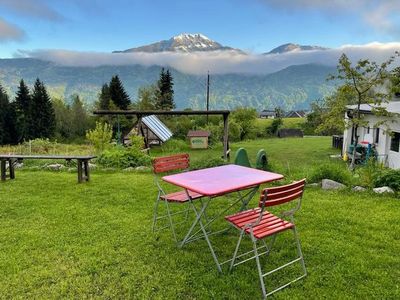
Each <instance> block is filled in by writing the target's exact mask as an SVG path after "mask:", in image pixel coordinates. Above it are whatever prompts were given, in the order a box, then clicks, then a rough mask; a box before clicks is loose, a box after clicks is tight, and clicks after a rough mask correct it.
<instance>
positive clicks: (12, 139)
mask: <svg viewBox="0 0 400 300" xmlns="http://www.w3.org/2000/svg"><path fill="white" fill-rule="evenodd" d="M16 142H17V133H16V128H15V105H14V104H13V103H10V101H9V98H8V95H7V93H6V92H5V91H4V89H3V87H2V86H1V85H0V145H4V144H15V143H16Z"/></svg>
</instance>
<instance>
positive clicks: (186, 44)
mask: <svg viewBox="0 0 400 300" xmlns="http://www.w3.org/2000/svg"><path fill="white" fill-rule="evenodd" d="M216 50H229V51H235V52H238V53H242V54H244V52H243V51H241V50H239V49H234V48H231V47H227V46H222V45H221V44H220V43H217V42H215V41H213V40H211V39H209V38H208V37H206V36H205V35H202V34H200V33H195V34H190V33H182V34H180V35H177V36H174V37H172V38H170V39H169V40H163V41H160V42H157V43H153V44H150V45H146V46H141V47H137V48H130V49H127V50H122V51H113V53H131V52H148V53H156V52H196V51H216Z"/></svg>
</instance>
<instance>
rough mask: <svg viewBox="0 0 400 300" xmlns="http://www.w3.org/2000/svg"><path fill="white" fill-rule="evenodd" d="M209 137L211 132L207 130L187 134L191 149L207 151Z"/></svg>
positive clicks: (192, 131)
mask: <svg viewBox="0 0 400 300" xmlns="http://www.w3.org/2000/svg"><path fill="white" fill-rule="evenodd" d="M209 136H210V132H208V131H206V130H190V131H189V132H188V134H187V137H188V138H189V141H190V148H192V149H207V148H208V137H209Z"/></svg>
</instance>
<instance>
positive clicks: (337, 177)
mask: <svg viewBox="0 0 400 300" xmlns="http://www.w3.org/2000/svg"><path fill="white" fill-rule="evenodd" d="M307 179H308V181H309V182H320V181H321V180H322V179H331V180H334V181H337V182H341V183H343V184H351V183H352V174H351V172H350V171H349V170H348V169H347V168H346V167H344V166H343V165H341V164H333V163H327V164H321V165H319V166H317V167H315V168H313V169H312V171H311V174H310V175H309V176H308V178H307Z"/></svg>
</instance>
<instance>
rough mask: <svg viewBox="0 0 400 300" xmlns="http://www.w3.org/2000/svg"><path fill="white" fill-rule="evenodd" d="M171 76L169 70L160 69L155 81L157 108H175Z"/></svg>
mask: <svg viewBox="0 0 400 300" xmlns="http://www.w3.org/2000/svg"><path fill="white" fill-rule="evenodd" d="M173 85H174V82H173V78H172V75H171V73H170V72H169V70H167V71H166V72H165V70H164V68H162V69H161V72H160V79H159V80H158V82H157V87H158V93H157V108H158V109H161V110H172V109H174V108H175V102H174V90H173Z"/></svg>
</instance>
